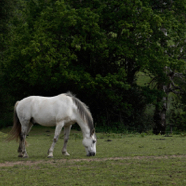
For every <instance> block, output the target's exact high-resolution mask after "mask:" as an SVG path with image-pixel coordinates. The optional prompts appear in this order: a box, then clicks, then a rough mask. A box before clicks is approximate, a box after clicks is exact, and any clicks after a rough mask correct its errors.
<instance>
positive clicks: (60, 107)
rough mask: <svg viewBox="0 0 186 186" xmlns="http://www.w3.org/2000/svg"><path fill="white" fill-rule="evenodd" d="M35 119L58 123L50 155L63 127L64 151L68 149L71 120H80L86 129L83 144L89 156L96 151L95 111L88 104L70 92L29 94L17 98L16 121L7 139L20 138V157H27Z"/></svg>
mask: <svg viewBox="0 0 186 186" xmlns="http://www.w3.org/2000/svg"><path fill="white" fill-rule="evenodd" d="M34 123H37V124H40V125H42V126H56V128H55V135H54V139H53V143H52V145H51V147H50V148H49V150H48V157H49V158H50V157H53V150H54V146H55V144H56V142H57V141H58V138H59V134H60V132H61V130H62V128H63V127H64V146H63V148H62V154H64V155H69V153H68V152H67V149H66V147H67V142H68V138H69V134H70V129H71V126H72V124H74V123H77V124H78V125H79V126H80V128H81V130H82V133H83V142H82V143H83V145H84V147H85V150H86V155H87V156H95V154H96V135H95V129H94V125H93V119H92V115H91V113H90V111H89V109H88V107H87V106H86V105H85V104H84V103H83V102H81V101H80V100H79V99H77V98H76V97H75V96H74V95H72V94H71V93H70V92H68V93H65V94H60V95H58V96H54V97H41V96H30V97H26V98H24V99H22V100H21V101H17V102H16V104H15V106H14V124H13V127H12V130H11V131H10V133H9V137H8V140H9V141H10V140H13V139H16V140H17V141H19V148H18V153H19V157H24V158H26V157H28V155H27V152H26V148H25V144H26V140H25V139H26V135H27V134H28V133H29V132H30V130H31V128H32V126H33V124H34Z"/></svg>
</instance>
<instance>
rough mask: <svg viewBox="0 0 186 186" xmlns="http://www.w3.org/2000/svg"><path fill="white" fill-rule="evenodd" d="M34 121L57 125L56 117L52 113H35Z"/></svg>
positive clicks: (46, 124) (41, 123) (44, 124)
mask: <svg viewBox="0 0 186 186" xmlns="http://www.w3.org/2000/svg"><path fill="white" fill-rule="evenodd" d="M33 121H34V123H37V124H40V125H42V126H55V125H56V118H55V117H53V116H51V115H49V114H48V115H39V114H37V115H34V116H33Z"/></svg>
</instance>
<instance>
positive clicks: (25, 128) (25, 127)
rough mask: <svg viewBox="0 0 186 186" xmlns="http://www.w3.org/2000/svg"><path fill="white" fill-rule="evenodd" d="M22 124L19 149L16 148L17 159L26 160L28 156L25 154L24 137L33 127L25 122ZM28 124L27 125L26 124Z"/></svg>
mask: <svg viewBox="0 0 186 186" xmlns="http://www.w3.org/2000/svg"><path fill="white" fill-rule="evenodd" d="M22 123H23V124H22V125H21V134H20V137H19V138H20V142H19V147H18V153H19V155H18V157H23V158H27V157H28V154H27V152H26V148H25V145H26V140H25V139H26V135H27V134H28V133H29V131H30V129H31V127H32V126H33V124H32V123H30V122H29V123H28V122H26V121H24V122H22ZM27 123H28V124H27Z"/></svg>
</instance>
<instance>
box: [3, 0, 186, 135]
mask: <svg viewBox="0 0 186 186" xmlns="http://www.w3.org/2000/svg"><path fill="white" fill-rule="evenodd" d="M0 3H1V5H0V59H1V60H0V127H5V126H9V125H12V113H13V112H12V111H13V107H14V104H15V101H17V100H20V99H22V98H24V97H26V96H30V95H42V96H54V95H57V94H60V93H64V92H67V91H71V92H72V93H74V94H75V95H76V96H77V97H78V98H79V99H80V100H82V101H83V102H85V103H86V104H87V105H88V106H89V108H90V111H91V113H92V115H93V118H94V122H95V123H96V128H97V129H98V130H100V131H109V130H112V131H114V132H117V131H119V132H124V131H137V132H145V131H150V130H151V131H153V132H154V133H155V134H159V133H161V134H164V133H165V132H166V131H168V130H169V129H170V126H173V127H174V129H175V130H177V131H185V130H186V99H185V92H186V84H185V83H186V78H185V67H186V61H185V60H186V0H176V1H175V0H122V1H121V0H113V1H109V0H107V1H105V0H91V1H88V0H1V2H0ZM139 74H143V77H144V78H145V79H148V80H149V81H148V82H147V83H138V82H139ZM168 108H169V109H168ZM149 111H151V112H149Z"/></svg>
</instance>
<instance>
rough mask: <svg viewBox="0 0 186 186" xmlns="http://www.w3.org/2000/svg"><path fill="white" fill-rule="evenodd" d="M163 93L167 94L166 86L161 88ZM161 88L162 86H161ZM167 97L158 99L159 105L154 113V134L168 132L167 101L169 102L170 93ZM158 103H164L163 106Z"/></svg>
mask: <svg viewBox="0 0 186 186" xmlns="http://www.w3.org/2000/svg"><path fill="white" fill-rule="evenodd" d="M161 87H162V89H163V91H164V92H165V93H166V88H167V87H166V86H161ZM159 88H160V86H159ZM166 95H167V96H164V97H163V98H162V99H160V98H158V99H157V105H156V108H155V111H154V123H155V127H154V128H153V133H154V134H165V130H166V112H167V101H168V93H166ZM158 103H163V105H159V104H158Z"/></svg>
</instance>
